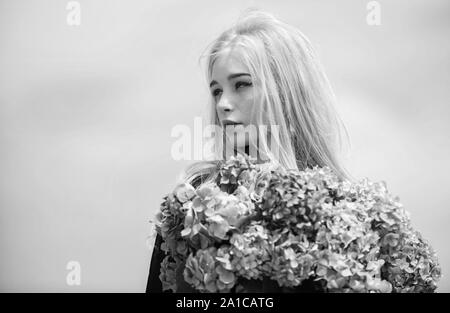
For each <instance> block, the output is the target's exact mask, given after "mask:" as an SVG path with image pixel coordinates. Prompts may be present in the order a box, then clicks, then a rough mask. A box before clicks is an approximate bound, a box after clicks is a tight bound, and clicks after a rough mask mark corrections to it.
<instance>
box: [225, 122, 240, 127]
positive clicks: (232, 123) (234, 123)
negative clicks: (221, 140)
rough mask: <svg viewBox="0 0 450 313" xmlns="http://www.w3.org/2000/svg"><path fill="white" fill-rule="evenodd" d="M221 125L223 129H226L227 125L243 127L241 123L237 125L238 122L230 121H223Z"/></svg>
mask: <svg viewBox="0 0 450 313" xmlns="http://www.w3.org/2000/svg"><path fill="white" fill-rule="evenodd" d="M222 125H223V126H224V127H226V126H228V125H243V124H242V123H239V122H235V121H231V120H224V121H223V122H222Z"/></svg>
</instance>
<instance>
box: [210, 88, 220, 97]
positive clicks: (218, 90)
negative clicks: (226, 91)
mask: <svg viewBox="0 0 450 313" xmlns="http://www.w3.org/2000/svg"><path fill="white" fill-rule="evenodd" d="M220 92H222V90H220V89H216V90H214V91H213V92H212V95H213V97H217V96H218V95H219V93H220Z"/></svg>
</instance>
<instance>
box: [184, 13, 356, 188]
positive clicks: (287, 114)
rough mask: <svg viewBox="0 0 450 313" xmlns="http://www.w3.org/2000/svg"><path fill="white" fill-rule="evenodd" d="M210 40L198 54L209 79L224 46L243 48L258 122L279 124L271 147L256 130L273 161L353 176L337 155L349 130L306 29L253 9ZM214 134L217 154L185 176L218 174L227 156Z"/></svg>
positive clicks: (213, 114) (214, 119) (212, 115)
mask: <svg viewBox="0 0 450 313" xmlns="http://www.w3.org/2000/svg"><path fill="white" fill-rule="evenodd" d="M209 46H210V48H209V49H208V52H207V53H206V54H205V55H202V56H201V57H200V61H201V60H202V59H204V58H205V57H206V75H205V76H206V78H207V81H208V82H209V81H210V80H211V74H212V69H213V66H214V62H215V61H216V59H217V58H218V57H220V55H221V53H222V52H223V51H224V50H225V49H228V51H230V50H231V51H236V53H239V57H240V60H242V62H243V64H245V65H246V66H247V68H248V70H249V73H250V75H251V77H252V82H253V85H254V86H255V88H253V91H254V92H255V90H258V91H259V92H258V94H255V97H254V99H255V101H257V102H258V103H256V105H254V106H253V108H254V112H252V116H253V118H254V119H255V123H256V124H257V125H269V127H270V125H277V126H278V136H275V145H272V144H271V146H270V148H269V144H268V142H267V140H268V138H267V136H265V135H263V134H262V133H259V134H258V138H259V145H258V148H261V147H263V148H264V149H265V153H266V155H267V156H268V157H269V159H270V161H271V162H273V163H276V164H278V165H281V166H283V167H284V168H287V169H297V170H303V169H305V168H306V167H312V166H315V165H318V166H328V167H330V168H331V169H332V170H333V171H334V172H335V173H336V174H337V175H338V177H339V178H340V179H352V178H351V175H350V174H349V173H348V171H347V170H346V169H345V168H344V166H343V165H342V162H341V159H340V157H339V156H340V155H339V152H340V150H341V148H342V144H343V139H344V137H343V135H344V134H345V135H346V137H345V138H346V139H348V133H347V130H346V128H345V125H344V123H343V122H342V120H341V119H340V117H339V115H338V113H337V111H336V108H335V105H336V100H335V96H334V93H333V91H332V88H331V86H330V83H329V81H328V79H327V77H326V75H325V72H324V70H323V68H322V65H321V64H320V62H319V60H318V58H317V56H316V53H315V52H314V49H313V47H312V45H311V43H310V41H309V40H308V39H307V38H306V37H305V35H303V34H302V33H301V32H300V31H299V30H298V29H297V28H295V27H293V26H291V25H288V24H286V23H283V22H281V21H279V20H278V19H276V18H275V17H274V16H273V15H272V14H269V13H267V12H264V11H260V10H254V9H252V10H249V11H246V12H244V14H243V15H241V17H240V18H239V19H238V20H237V22H236V23H235V24H234V25H233V26H232V27H231V28H229V29H228V30H226V31H224V32H223V33H222V34H221V35H220V36H219V37H218V38H217V39H215V40H214V41H213V42H212V43H211V44H210V45H209ZM232 53H233V52H232ZM209 102H210V105H209V107H210V112H209V123H210V124H211V125H220V123H219V120H218V116H217V111H216V105H215V100H214V98H213V97H212V96H210V99H209ZM211 140H215V141H216V144H215V145H214V147H215V148H216V149H215V151H214V154H213V155H212V156H211V158H210V159H209V160H204V161H200V162H196V163H194V164H191V165H190V166H188V167H187V168H186V169H185V171H184V173H182V175H181V176H180V178H179V179H180V180H181V181H184V182H190V183H192V182H196V183H200V182H204V181H209V180H213V179H215V178H216V176H217V167H218V165H220V162H221V161H222V160H223V158H222V155H221V154H220V151H219V149H218V147H222V146H221V143H220V142H217V141H218V140H220V136H215V137H214V138H211ZM274 149H277V153H274Z"/></svg>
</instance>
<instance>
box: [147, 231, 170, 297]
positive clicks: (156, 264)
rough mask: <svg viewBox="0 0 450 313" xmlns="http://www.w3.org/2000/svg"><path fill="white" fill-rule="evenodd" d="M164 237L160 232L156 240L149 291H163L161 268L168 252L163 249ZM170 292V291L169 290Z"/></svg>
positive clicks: (148, 285)
mask: <svg viewBox="0 0 450 313" xmlns="http://www.w3.org/2000/svg"><path fill="white" fill-rule="evenodd" d="M161 243H162V237H161V236H160V235H159V234H158V235H157V236H156V240H155V247H154V248H153V254H152V260H151V263H150V273H149V275H148V280H147V289H146V291H145V292H147V293H161V292H163V290H162V283H161V280H160V279H159V273H160V268H161V262H162V261H163V259H164V257H165V256H166V253H165V252H164V251H163V250H161ZM167 292H169V291H167Z"/></svg>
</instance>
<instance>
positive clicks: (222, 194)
mask: <svg viewBox="0 0 450 313" xmlns="http://www.w3.org/2000/svg"><path fill="white" fill-rule="evenodd" d="M158 221H159V223H158V226H157V231H158V233H159V234H160V235H161V236H162V238H163V239H164V245H163V249H164V250H165V251H166V252H167V257H166V259H164V262H163V264H162V266H161V275H160V279H161V280H162V282H163V289H164V290H166V289H172V290H173V291H176V290H177V284H179V283H180V282H178V281H177V279H178V278H177V275H176V273H177V271H180V272H181V271H182V275H180V276H182V278H181V279H183V280H184V283H187V284H189V285H190V286H192V287H193V288H194V289H196V290H197V291H199V292H236V290H242V286H243V282H244V281H248V280H253V281H263V280H264V281H266V280H267V279H269V280H271V281H273V282H276V283H277V285H278V286H279V287H280V288H284V289H285V288H290V289H291V290H294V291H295V290H296V288H301V287H302V284H304V283H305V282H308V284H311V282H312V284H313V285H314V290H320V291H323V292H432V291H434V290H435V289H436V287H437V282H438V280H439V278H440V267H439V264H438V262H437V258H436V255H435V253H434V251H433V250H432V248H431V246H430V245H429V244H428V243H427V242H426V241H425V240H424V239H423V238H422V237H421V235H420V233H419V232H417V231H416V230H414V229H413V228H412V226H411V223H410V220H409V216H408V214H407V212H406V211H405V210H404V209H403V207H402V205H401V203H400V202H399V199H398V198H397V197H393V196H392V195H391V194H390V193H389V192H388V190H387V187H386V185H385V183H383V182H381V183H373V182H371V181H369V180H368V179H364V180H362V181H360V182H356V183H355V182H350V181H346V180H340V179H339V178H338V177H337V175H335V174H334V172H333V171H332V170H331V169H329V168H328V167H322V168H321V167H314V168H307V169H305V170H303V171H294V170H285V169H283V168H281V167H275V166H267V164H257V163H256V160H255V159H252V158H249V157H247V156H238V157H236V158H231V160H229V161H227V162H226V163H224V164H222V165H221V167H220V169H219V175H218V178H217V180H216V181H215V182H213V183H211V182H208V183H204V184H202V185H200V186H199V187H198V188H197V189H195V188H194V187H193V186H191V185H190V184H181V185H179V186H177V187H176V188H175V190H174V191H173V192H172V193H170V194H169V195H167V196H166V197H165V201H164V202H163V204H162V205H161V211H160V212H159V214H158Z"/></svg>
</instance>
